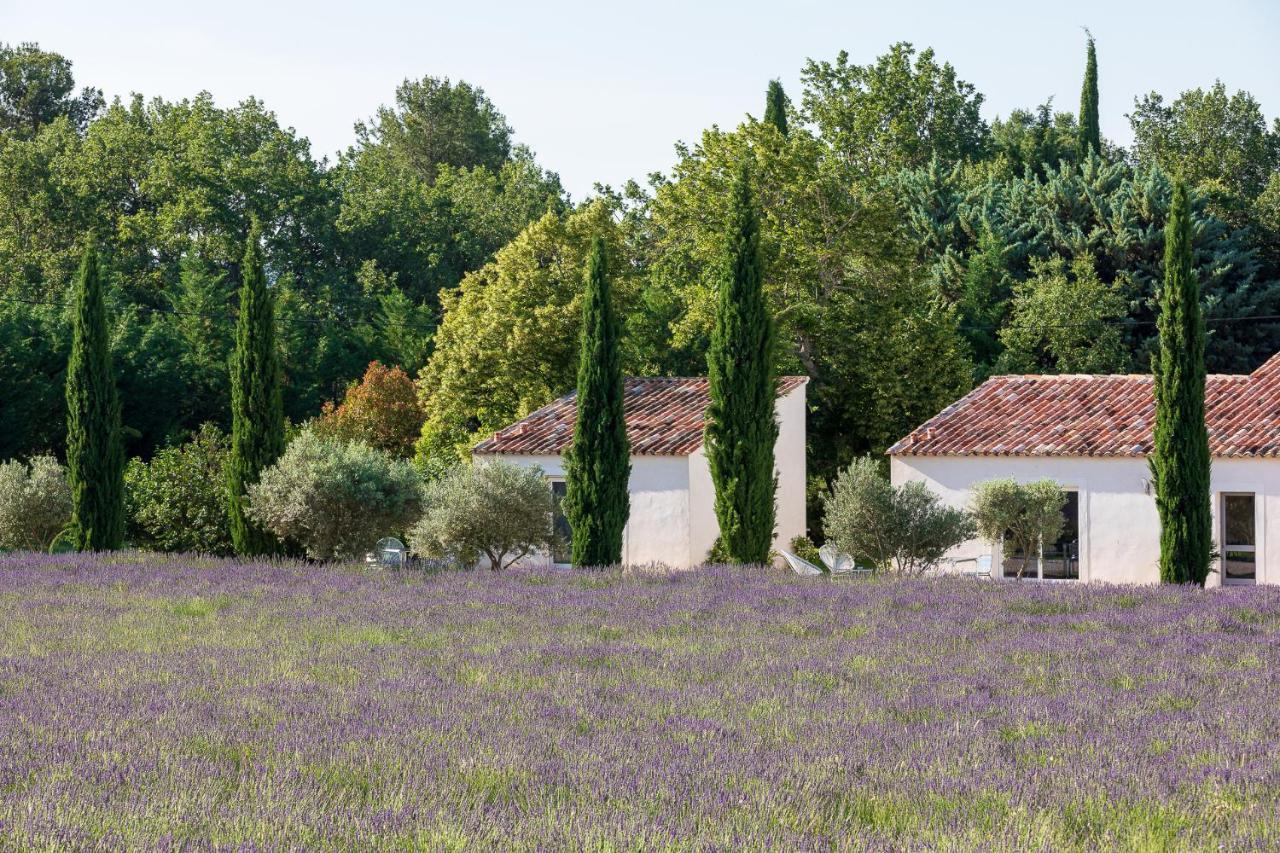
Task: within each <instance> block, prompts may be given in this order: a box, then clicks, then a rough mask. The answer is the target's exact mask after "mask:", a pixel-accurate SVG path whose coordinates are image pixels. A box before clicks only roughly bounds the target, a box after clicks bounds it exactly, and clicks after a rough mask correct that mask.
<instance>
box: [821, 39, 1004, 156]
mask: <svg viewBox="0 0 1280 853" xmlns="http://www.w3.org/2000/svg"><path fill="white" fill-rule="evenodd" d="M913 58H914V62H913V61H912V60H913ZM802 79H803V82H804V86H805V93H804V98H803V106H804V109H803V116H804V118H806V119H807V120H808V121H810V122H812V123H813V124H814V125H816V126H817V127H818V129H819V132H820V133H821V135H822V138H823V139H824V140H825V141H826V142H827V143H828V144H829V145H831V146H832V148H834V149H835V151H836V152H837V153H838V154H839V156H840V157H842V158H844V159H845V161H846V162H847V163H849V164H850V165H851V166H852V167H853V169H854V170H855V172H857V173H858V174H861V175H886V174H890V173H892V172H895V171H897V170H898V169H902V168H916V167H919V166H923V165H924V164H926V163H928V162H929V160H930V159H931V158H932V157H935V156H936V157H939V158H941V159H942V160H943V161H945V162H957V161H962V160H974V159H978V158H980V157H981V156H982V155H983V153H984V151H985V149H986V145H987V139H988V134H989V129H988V127H987V124H986V122H984V121H983V120H982V115H981V108H982V101H983V96H982V95H981V94H980V93H978V92H977V91H976V90H975V89H974V87H973V86H972V85H971V84H969V83H966V82H965V81H963V80H961V79H959V77H957V76H956V71H955V69H954V68H952V66H951V63H949V62H948V63H943V64H942V65H939V64H938V62H937V60H936V59H935V58H934V53H933V50H932V49H926V50H923V51H921V52H920V53H919V55H917V54H916V51H915V48H914V47H912V45H911V44H909V43H907V42H899V43H897V44H895V45H893V46H892V47H891V48H889V52H888V53H887V54H885V55H883V56H880V57H877V58H876V61H875V62H874V63H872V64H870V65H854V64H851V63H850V62H849V54H848V53H846V52H844V51H841V52H840V54H839V55H838V56H837V57H836V59H835V61H834V62H816V61H814V60H809V62H808V63H807V64H806V65H805V68H804V72H803V74H802Z"/></svg>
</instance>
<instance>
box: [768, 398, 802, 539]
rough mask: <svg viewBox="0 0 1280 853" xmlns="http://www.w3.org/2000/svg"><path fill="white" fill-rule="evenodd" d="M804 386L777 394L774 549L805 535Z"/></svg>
mask: <svg viewBox="0 0 1280 853" xmlns="http://www.w3.org/2000/svg"><path fill="white" fill-rule="evenodd" d="M805 390H806V389H805V386H804V385H801V386H800V387H799V388H796V389H795V390H794V391H792V392H791V393H790V394H787V395H786V396H784V397H779V398H778V443H777V445H776V446H775V448H774V457H775V459H776V465H777V472H778V495H777V515H778V526H777V529H776V535H775V537H774V540H773V549H774V550H775V551H777V550H779V549H782V548H785V549H787V550H788V551H789V550H791V540H792V539H794V538H795V537H797V536H803V535H805V531H806V529H807V527H808V525H807V524H806V520H805V487H806V482H805V481H806V479H807V474H806V471H805V429H806V427H805V418H806V416H807V413H808V408H807V406H806V405H805Z"/></svg>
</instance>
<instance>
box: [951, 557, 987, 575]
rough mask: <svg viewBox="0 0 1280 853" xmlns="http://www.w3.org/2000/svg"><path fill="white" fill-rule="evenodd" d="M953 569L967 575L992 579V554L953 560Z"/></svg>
mask: <svg viewBox="0 0 1280 853" xmlns="http://www.w3.org/2000/svg"><path fill="white" fill-rule="evenodd" d="M951 571H953V572H955V573H957V574H962V575H964V576H965V577H970V578H986V579H987V580H991V555H990V554H979V555H978V556H977V557H964V558H962V559H959V560H952V561H951Z"/></svg>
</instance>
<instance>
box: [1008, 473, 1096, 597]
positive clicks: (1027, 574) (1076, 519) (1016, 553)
mask: <svg viewBox="0 0 1280 853" xmlns="http://www.w3.org/2000/svg"><path fill="white" fill-rule="evenodd" d="M1006 541H1007V540H1006ZM1021 567H1022V549H1021V548H1014V547H1013V546H1012V545H1006V547H1005V556H1004V576H1005V577H1007V578H1016V577H1017V576H1018V569H1019V568H1021ZM1022 576H1023V577H1024V578H1037V577H1040V578H1044V579H1046V580H1079V579H1080V493H1079V492H1071V491H1069V492H1067V502H1066V503H1065V504H1064V505H1063V507H1062V533H1060V534H1059V535H1058V541H1057V542H1046V543H1045V546H1044V560H1043V561H1042V562H1041V565H1040V566H1038V567H1037V566H1036V561H1035V558H1034V556H1033V557H1032V559H1031V560H1030V561H1028V562H1027V565H1026V569H1025V570H1024V571H1023V575H1022Z"/></svg>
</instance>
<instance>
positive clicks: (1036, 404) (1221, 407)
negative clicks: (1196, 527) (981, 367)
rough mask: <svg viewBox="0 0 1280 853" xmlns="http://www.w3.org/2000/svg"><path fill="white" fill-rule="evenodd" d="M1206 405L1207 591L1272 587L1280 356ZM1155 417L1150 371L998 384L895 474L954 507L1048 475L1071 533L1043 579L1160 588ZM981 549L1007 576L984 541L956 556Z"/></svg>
mask: <svg viewBox="0 0 1280 853" xmlns="http://www.w3.org/2000/svg"><path fill="white" fill-rule="evenodd" d="M1205 408H1206V423H1207V426H1208V429H1209V446H1210V451H1211V454H1212V456H1213V467H1212V477H1211V493H1212V507H1213V517H1214V541H1215V543H1216V546H1217V551H1218V552H1219V554H1220V556H1219V557H1218V559H1217V560H1216V561H1215V566H1214V571H1213V573H1212V574H1211V575H1210V576H1209V581H1208V583H1209V584H1210V585H1215V586H1216V585H1219V584H1222V583H1224V582H1225V583H1228V584H1249V583H1280V355H1277V356H1274V357H1272V358H1271V360H1269V361H1268V362H1267V363H1266V364H1264V365H1262V366H1261V367H1260V368H1258V369H1257V370H1256V371H1254V372H1253V373H1251V374H1246V375H1213V376H1210V377H1209V378H1208V381H1207V382H1206V389H1205ZM1154 412H1155V403H1154V398H1153V393H1152V381H1151V377H1150V376H1142V375H1128V376H997V377H993V378H991V379H989V380H987V381H986V382H985V383H983V384H982V385H981V386H979V387H978V388H976V389H974V390H973V391H972V392H970V393H969V394H968V395H966V396H965V397H963V398H962V399H960V400H959V401H957V402H956V403H954V404H953V405H951V406H949V407H948V408H946V409H945V410H943V411H942V412H941V413H939V414H938V415H937V416H936V417H934V418H932V419H931V420H929V421H927V422H926V423H924V424H923V425H922V426H920V427H919V428H918V429H916V430H915V431H913V432H912V433H911V434H910V435H908V436H906V437H905V438H903V439H902V440H901V441H899V442H898V443H897V444H895V445H894V446H893V447H891V448H890V449H889V455H890V459H891V461H890V471H891V477H892V479H893V482H894V483H895V484H902V483H905V482H908V481H910V480H920V481H923V482H924V483H926V484H927V485H928V486H929V487H930V488H931V489H932V490H933V491H934V492H936V493H937V494H938V495H940V496H941V497H942V499H943V500H944V501H946V502H947V503H948V504H951V505H953V506H957V507H964V506H967V505H968V504H969V501H970V497H971V494H972V489H973V487H974V485H975V484H977V483H979V482H982V481H984V480H990V479H993V478H997V477H1013V478H1014V479H1017V480H1019V481H1023V482H1026V481H1031V480H1036V479H1040V478H1044V477H1048V478H1051V479H1053V480H1056V481H1057V482H1058V483H1059V484H1061V485H1062V486H1063V487H1064V488H1065V489H1066V490H1067V491H1068V498H1069V499H1068V504H1067V508H1066V511H1065V514H1066V521H1067V524H1066V532H1065V533H1064V534H1063V537H1062V539H1061V540H1060V541H1059V542H1057V543H1053V544H1052V545H1050V546H1049V547H1047V548H1046V559H1045V561H1044V565H1043V569H1042V571H1043V576H1044V577H1046V578H1050V579H1062V580H1081V581H1104V582H1108V583H1156V582H1157V581H1158V580H1159V569H1158V560H1159V554H1160V524H1159V518H1158V516H1157V514H1156V507H1155V498H1154V496H1153V495H1152V487H1151V474H1150V469H1149V467H1148V461H1147V456H1148V454H1149V453H1150V451H1151V442H1152V437H1151V423H1152V419H1153V417H1154ZM980 554H989V555H991V557H992V563H993V566H994V567H995V568H994V572H993V574H994V575H995V576H996V577H999V576H1001V575H1002V574H1005V571H1008V572H1009V573H1014V571H1015V570H1014V569H1013V561H1009V566H1008V568H1007V570H1002V561H1001V559H1000V555H999V554H998V553H997V551H996V546H995V545H993V544H992V543H987V542H980V541H973V542H969V543H966V544H965V545H963V546H961V547H960V548H958V549H956V552H955V554H953V556H954V557H956V558H966V557H976V556H978V555H980ZM1036 571H1037V570H1035V569H1032V573H1033V574H1035V573H1036Z"/></svg>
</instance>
